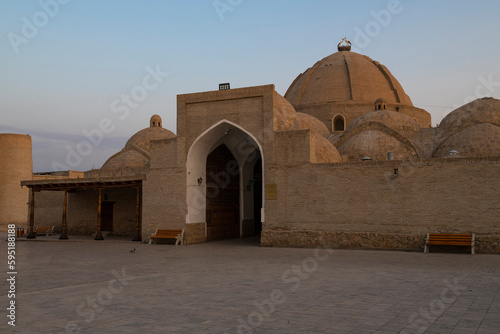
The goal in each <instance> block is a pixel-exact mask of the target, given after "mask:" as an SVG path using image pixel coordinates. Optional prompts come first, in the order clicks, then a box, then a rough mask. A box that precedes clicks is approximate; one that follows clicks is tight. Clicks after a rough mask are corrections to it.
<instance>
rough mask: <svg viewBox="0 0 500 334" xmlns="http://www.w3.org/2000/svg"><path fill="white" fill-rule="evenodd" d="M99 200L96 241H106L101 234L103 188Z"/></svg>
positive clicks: (100, 190) (100, 189)
mask: <svg viewBox="0 0 500 334" xmlns="http://www.w3.org/2000/svg"><path fill="white" fill-rule="evenodd" d="M98 190H99V200H98V201H97V234H96V235H95V238H94V240H104V237H103V236H102V233H101V227H102V226H101V219H102V217H101V208H102V188H99V189H98Z"/></svg>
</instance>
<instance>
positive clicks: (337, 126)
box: [333, 115, 345, 131]
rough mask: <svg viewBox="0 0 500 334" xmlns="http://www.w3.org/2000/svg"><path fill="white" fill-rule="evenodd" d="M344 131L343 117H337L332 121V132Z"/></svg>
mask: <svg viewBox="0 0 500 334" xmlns="http://www.w3.org/2000/svg"><path fill="white" fill-rule="evenodd" d="M344 130H345V121H344V117H343V116H340V115H339V116H337V117H335V119H334V120H333V131H344Z"/></svg>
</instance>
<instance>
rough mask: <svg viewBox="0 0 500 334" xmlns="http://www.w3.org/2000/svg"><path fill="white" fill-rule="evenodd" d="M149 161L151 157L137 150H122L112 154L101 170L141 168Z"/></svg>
mask: <svg viewBox="0 0 500 334" xmlns="http://www.w3.org/2000/svg"><path fill="white" fill-rule="evenodd" d="M148 163H149V157H146V156H145V155H144V154H141V153H139V152H138V151H137V150H134V149H132V150H122V151H120V152H118V153H117V154H115V155H113V156H111V157H110V158H109V159H108V160H107V161H106V162H105V163H104V165H103V166H102V168H101V170H115V169H130V168H131V169H140V168H144V167H145V166H146V165H147V164H148Z"/></svg>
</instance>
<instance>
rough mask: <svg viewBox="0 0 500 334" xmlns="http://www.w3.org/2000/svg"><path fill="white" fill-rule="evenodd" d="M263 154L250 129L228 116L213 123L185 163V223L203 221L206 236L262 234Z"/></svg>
mask: <svg viewBox="0 0 500 334" xmlns="http://www.w3.org/2000/svg"><path fill="white" fill-rule="evenodd" d="M262 152H263V151H262V147H261V145H260V144H259V142H258V141H257V140H256V138H255V137H254V136H253V135H252V134H251V133H250V132H248V131H246V130H245V129H244V128H242V127H241V126H239V125H237V124H234V123H232V122H230V121H227V120H223V121H220V122H219V123H217V124H215V125H213V126H212V127H210V128H209V129H208V130H206V131H205V132H204V133H202V134H201V135H200V136H199V137H198V138H197V139H196V140H195V141H194V142H193V144H192V145H191V147H190V149H189V151H188V156H187V162H186V167H187V198H186V201H187V206H188V214H187V218H186V222H187V223H188V224H190V223H191V224H201V223H203V226H205V240H217V239H227V238H238V237H243V236H251V235H255V234H256V232H260V229H261V223H262V221H264V196H262V191H263V188H264V187H263V186H262V183H263V182H264V177H263V166H264V161H263V154H262ZM257 165H258V166H257ZM255 192H260V193H259V194H257V195H256V194H255Z"/></svg>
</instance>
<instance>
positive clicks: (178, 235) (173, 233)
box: [149, 228, 184, 246]
mask: <svg viewBox="0 0 500 334" xmlns="http://www.w3.org/2000/svg"><path fill="white" fill-rule="evenodd" d="M156 239H175V245H176V246H177V244H179V243H180V244H181V245H183V244H184V230H162V229H159V228H157V229H156V231H155V233H153V234H151V236H150V237H149V244H150V245H151V242H152V241H153V240H155V241H156Z"/></svg>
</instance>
